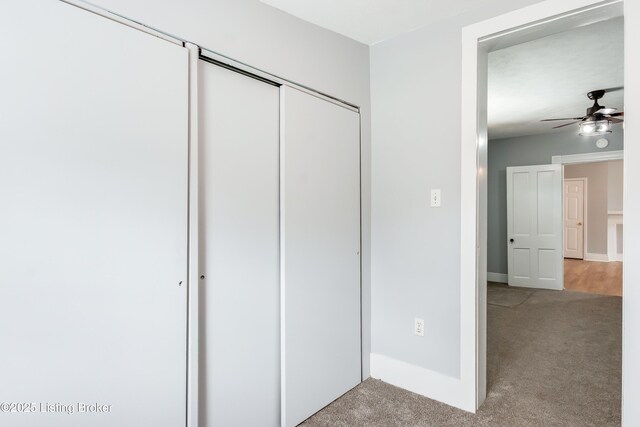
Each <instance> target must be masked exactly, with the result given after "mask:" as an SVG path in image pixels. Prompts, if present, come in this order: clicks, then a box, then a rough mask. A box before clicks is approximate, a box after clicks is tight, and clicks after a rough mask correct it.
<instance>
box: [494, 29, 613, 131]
mask: <svg viewBox="0 0 640 427" xmlns="http://www.w3.org/2000/svg"><path fill="white" fill-rule="evenodd" d="M623 65H624V52H623V20H622V18H618V19H613V20H610V21H604V22H600V23H597V24H593V25H589V26H585V27H582V28H578V29H575V30H572V31H567V32H564V33H559V34H555V35H552V36H548V37H545V38H542V39H538V40H533V41H531V42H528V43H523V44H520V45H516V46H512V47H509V48H506V49H502V50H498V51H495V52H491V53H490V54H489V105H488V121H489V137H490V138H492V139H496V138H506V137H513V136H522V135H534V134H542V133H553V132H563V131H567V130H570V129H574V130H575V131H576V132H578V125H577V124H576V125H574V126H568V127H565V128H562V129H557V130H552V129H551V128H552V127H553V126H557V125H559V124H563V123H565V122H553V124H551V123H548V122H547V123H541V122H540V120H541V119H546V118H555V117H579V116H583V115H584V114H585V110H586V109H587V107H590V106H591V105H592V103H593V101H590V100H589V99H588V98H587V97H586V93H587V92H589V91H591V90H595V89H605V88H611V87H618V86H622V85H623V83H624V79H623V75H624V73H623ZM623 103H624V91H617V92H612V93H610V94H606V95H605V96H604V98H603V99H602V100H601V101H600V105H603V106H607V107H615V108H618V109H619V110H620V111H622V110H623ZM621 126H622V125H615V126H614V132H615V130H616V129H618V128H620V127H621Z"/></svg>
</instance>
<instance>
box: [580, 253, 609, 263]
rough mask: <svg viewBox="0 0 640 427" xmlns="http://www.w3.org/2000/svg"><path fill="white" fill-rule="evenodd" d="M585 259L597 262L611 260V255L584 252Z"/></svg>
mask: <svg viewBox="0 0 640 427" xmlns="http://www.w3.org/2000/svg"><path fill="white" fill-rule="evenodd" d="M584 260H585V261H597V262H609V255H607V254H590V253H586V252H585V254H584Z"/></svg>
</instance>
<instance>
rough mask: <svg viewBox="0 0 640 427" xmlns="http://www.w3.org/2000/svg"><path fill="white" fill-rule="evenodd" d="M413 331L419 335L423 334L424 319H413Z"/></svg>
mask: <svg viewBox="0 0 640 427" xmlns="http://www.w3.org/2000/svg"><path fill="white" fill-rule="evenodd" d="M413 333H414V334H415V335H417V336H419V337H423V336H424V319H418V318H417V317H416V318H415V319H414V328H413Z"/></svg>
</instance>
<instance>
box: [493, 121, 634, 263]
mask: <svg viewBox="0 0 640 427" xmlns="http://www.w3.org/2000/svg"><path fill="white" fill-rule="evenodd" d="M597 139H598V138H595V137H588V138H585V137H581V136H580V135H578V134H577V132H575V131H567V132H563V133H559V134H558V133H556V134H548V135H532V136H523V137H517V138H504V139H495V140H491V141H489V171H488V173H489V178H488V196H487V197H488V219H487V221H488V236H487V247H488V252H487V270H488V271H489V272H492V273H503V274H506V273H507V244H506V242H507V178H506V168H507V166H526V165H543V164H549V163H551V157H552V156H557V155H564V154H582V153H591V152H596V151H612V150H622V148H623V143H622V140H623V130H622V127H620V126H618V127H615V130H614V132H613V133H612V134H610V135H608V136H607V139H608V140H609V146H608V147H607V148H606V149H604V150H600V149H599V148H597V147H596V146H595V141H596V140H597ZM605 244H606V240H605ZM605 248H606V246H605ZM603 253H606V249H605V251H604V252H603Z"/></svg>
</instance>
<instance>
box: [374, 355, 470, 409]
mask: <svg viewBox="0 0 640 427" xmlns="http://www.w3.org/2000/svg"><path fill="white" fill-rule="evenodd" d="M370 362H371V376H372V377H373V378H376V379H379V380H382V381H384V382H386V383H389V384H392V385H394V386H396V387H400V388H403V389H405V390H409V391H412V392H414V393H417V394H421V395H422V396H425V397H428V398H429V399H433V400H437V401H439V402H442V403H446V404H447V405H451V406H455V407H456V408H460V409H462V410H465V411H469V412H475V407H473V406H474V405H475V402H474V403H473V404H471V407H470V405H469V402H465V399H464V396H465V393H464V390H463V384H462V381H461V380H460V379H459V378H453V377H449V376H447V375H443V374H440V373H438V372H435V371H431V370H429V369H426V368H423V367H421V366H416V365H412V364H410V363H406V362H402V361H400V360H397V359H393V358H391V357H387V356H383V355H381V354H375V353H371V355H370Z"/></svg>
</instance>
